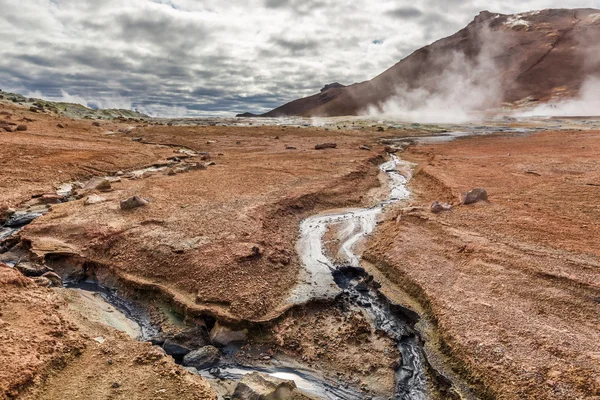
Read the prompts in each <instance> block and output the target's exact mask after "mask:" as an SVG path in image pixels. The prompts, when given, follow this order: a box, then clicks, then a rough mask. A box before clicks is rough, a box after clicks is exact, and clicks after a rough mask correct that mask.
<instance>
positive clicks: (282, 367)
mask: <svg viewBox="0 0 600 400" xmlns="http://www.w3.org/2000/svg"><path fill="white" fill-rule="evenodd" d="M389 156H390V160H389V161H387V162H385V163H383V164H381V165H380V167H379V169H380V170H381V171H382V173H383V175H385V177H386V181H387V184H386V186H387V191H386V193H387V196H386V198H385V199H384V200H382V201H380V202H379V203H378V204H376V205H374V206H373V207H370V208H359V209H345V210H341V211H332V212H325V213H321V214H318V215H314V216H311V217H309V218H306V219H305V220H304V221H302V222H301V224H300V236H299V239H298V241H297V246H296V249H297V252H298V254H299V257H300V260H301V262H302V264H303V267H304V268H303V269H302V270H301V272H300V278H299V284H298V285H297V286H296V288H295V289H294V290H293V291H292V293H291V295H290V297H289V299H288V303H289V304H292V305H304V304H307V303H309V302H311V301H320V300H335V301H340V302H343V304H346V305H349V306H350V307H352V308H354V309H360V310H362V312H363V313H364V314H365V315H367V316H368V317H369V319H370V321H371V325H372V327H373V328H374V329H375V330H377V331H381V332H384V333H385V334H386V335H387V336H388V337H389V338H391V339H392V340H393V341H394V343H395V344H396V346H397V348H398V351H399V352H400V354H401V356H402V357H401V362H400V363H399V366H398V368H397V370H396V372H395V385H394V386H395V390H394V393H393V398H395V399H399V400H425V399H428V398H430V397H431V396H430V394H431V391H432V388H433V390H435V391H436V392H439V391H440V390H441V391H442V392H444V393H449V392H452V386H453V385H452V382H450V381H449V380H448V379H445V378H443V376H442V375H440V374H433V375H435V378H432V374H430V373H429V372H431V367H430V365H429V364H428V362H427V359H426V357H425V354H424V351H423V343H422V340H421V337H420V335H419V333H418V332H417V330H416V329H415V323H416V322H417V321H418V320H419V316H418V315H417V314H416V313H414V312H413V311H411V310H408V309H406V308H404V307H402V306H399V305H396V304H393V303H392V302H391V301H389V300H388V299H387V298H386V297H385V296H384V295H383V294H382V293H381V292H380V291H379V285H378V284H377V282H374V280H373V277H372V276H370V275H369V274H367V273H366V272H365V270H364V269H363V268H361V265H360V264H361V257H360V254H358V253H359V251H358V250H357V247H358V245H359V244H360V243H362V242H363V241H364V239H365V238H366V237H367V236H368V235H370V234H371V233H372V232H373V231H374V229H375V227H376V225H377V219H378V217H379V216H380V215H381V214H382V213H383V212H384V210H385V208H386V207H387V206H389V205H391V204H394V203H397V202H400V201H402V200H406V199H408V198H409V197H410V192H409V190H408V189H407V183H408V181H409V179H410V178H411V172H410V171H411V169H412V165H411V164H410V163H408V162H406V161H403V160H401V159H400V158H398V157H397V156H395V155H394V154H390V155H389ZM150 168H152V169H144V170H140V171H133V172H132V173H130V174H129V176H130V179H136V178H139V177H141V176H143V174H144V173H145V172H148V171H150V172H159V171H162V170H163V169H165V168H164V167H163V166H157V167H150ZM399 170H402V171H403V172H402V173H401V172H399ZM138 172H139V174H138ZM138 175H139V176H138ZM72 190H73V187H72V185H70V184H68V185H63V186H61V187H60V188H58V190H57V193H58V194H59V195H63V196H65V197H68V196H69V195H70V194H71V192H72ZM40 215H42V214H41V213H40ZM40 215H37V214H36V215H34V213H26V212H24V213H23V216H24V217H25V219H24V220H23V223H22V224H21V223H18V224H17V223H14V224H13V226H5V227H4V228H3V229H2V230H0V241H1V239H5V238H7V237H8V236H10V235H12V234H14V233H16V232H17V231H18V230H19V229H20V228H21V227H22V226H24V225H26V224H27V223H28V222H31V220H33V219H34V218H37V217H39V216H40ZM29 217H31V218H29ZM334 226H335V227H336V228H337V229H338V239H339V249H338V250H339V251H338V255H339V256H341V258H342V259H343V261H342V263H341V265H340V263H336V262H334V261H333V260H331V259H330V258H329V257H328V255H327V252H326V249H325V246H324V236H325V234H326V233H327V232H328V230H329V229H331V228H332V227H334ZM65 286H66V287H68V288H72V289H77V290H79V291H83V294H82V295H83V296H85V300H86V301H87V303H86V304H90V305H91V306H93V304H96V305H97V306H98V308H99V309H100V311H99V314H102V310H101V309H102V308H103V307H105V305H104V304H109V305H111V306H113V307H114V309H115V310H117V311H119V312H120V313H121V314H122V317H123V318H120V316H119V319H118V321H117V322H116V323H115V324H114V325H115V327H116V328H117V329H119V326H118V325H119V324H121V325H122V323H123V320H129V321H131V322H132V324H134V325H132V327H133V328H132V332H134V334H135V335H137V336H138V337H137V339H139V340H149V339H151V338H152V337H153V336H154V335H156V334H157V331H156V330H155V327H153V326H152V324H151V322H150V319H149V318H147V316H145V315H144V314H143V312H141V311H139V310H141V308H138V307H136V306H135V304H134V303H131V302H129V301H127V300H125V299H123V298H121V297H119V296H118V294H117V293H115V292H114V291H111V290H108V289H106V288H104V287H102V286H99V285H97V284H96V283H93V282H83V283H68V284H66V285H65ZM89 293H95V294H96V296H99V297H100V298H94V297H90V294H89ZM102 302H104V303H102ZM115 310H110V311H109V312H111V313H113V312H114V311H115ZM125 322H127V321H125ZM108 324H109V325H110V323H108ZM111 326H112V325H111ZM132 336H133V335H132ZM365 351H368V349H365ZM197 372H198V373H199V374H201V375H202V376H205V377H207V378H210V379H213V380H233V381H237V380H239V379H241V377H243V375H245V374H248V373H250V372H263V373H266V374H268V375H271V376H274V377H277V378H283V379H291V380H294V381H295V382H296V385H297V386H298V387H299V388H300V389H301V390H303V391H305V392H307V393H310V394H312V395H314V396H317V397H318V398H324V399H330V400H335V399H342V400H358V399H363V398H365V396H364V394H363V393H362V392H361V391H360V390H359V389H357V388H352V387H349V386H348V385H346V384H344V383H343V382H339V381H332V380H330V379H328V378H325V377H324V376H323V375H322V374H321V373H319V372H318V371H313V370H310V369H305V368H303V367H302V365H301V364H297V363H295V364H294V365H291V364H286V363H285V362H281V361H277V360H275V359H274V360H273V366H271V367H248V366H240V365H236V364H235V363H229V364H227V363H221V364H220V365H218V367H217V368H210V369H207V370H203V371H197Z"/></svg>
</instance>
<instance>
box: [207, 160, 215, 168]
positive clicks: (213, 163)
mask: <svg viewBox="0 0 600 400" xmlns="http://www.w3.org/2000/svg"><path fill="white" fill-rule="evenodd" d="M213 165H217V163H216V162H214V161H211V162H209V163H208V164H206V166H207V167H212V166H213Z"/></svg>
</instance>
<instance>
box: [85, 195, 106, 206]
mask: <svg viewBox="0 0 600 400" xmlns="http://www.w3.org/2000/svg"><path fill="white" fill-rule="evenodd" d="M104 201H106V199H105V198H104V197H102V196H98V195H97V194H92V195H89V196H88V197H87V199H85V201H84V202H83V204H84V205H86V206H90V205H92V204H99V203H102V202H104Z"/></svg>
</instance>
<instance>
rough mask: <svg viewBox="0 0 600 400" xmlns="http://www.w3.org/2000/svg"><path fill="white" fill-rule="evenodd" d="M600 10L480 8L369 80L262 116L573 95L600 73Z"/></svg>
mask: <svg viewBox="0 0 600 400" xmlns="http://www.w3.org/2000/svg"><path fill="white" fill-rule="evenodd" d="M599 38H600V10H595V9H573V10H568V9H549V10H542V11H535V12H529V13H523V14H515V15H503V14H497V13H491V12H487V11H483V12H481V13H480V14H479V15H478V16H477V17H475V19H474V20H473V21H472V22H471V23H470V24H469V25H468V26H467V27H465V28H464V29H462V30H460V31H459V32H457V33H456V34H454V35H452V36H450V37H447V38H445V39H441V40H439V41H437V42H435V43H433V44H431V45H429V46H426V47H423V48H421V49H419V50H417V51H415V52H414V53H413V54H411V55H410V56H408V57H407V58H405V59H403V60H402V61H400V62H399V63H397V64H396V65H394V66H393V67H391V68H390V69H388V70H387V71H385V72H383V73H382V74H381V75H379V76H377V77H375V78H373V79H372V80H370V81H366V82H362V83H355V84H353V85H350V86H342V85H340V84H332V85H327V86H325V87H324V88H323V89H322V90H321V93H318V94H315V95H313V96H310V97H305V98H302V99H298V100H295V101H292V102H290V103H287V104H285V105H283V106H281V107H278V108H276V109H274V110H272V111H270V112H268V113H266V114H263V115H261V116H265V117H279V116H343V115H361V114H364V113H366V112H367V111H368V110H369V109H370V110H371V111H375V112H378V111H379V112H385V111H387V109H388V108H390V107H392V106H396V107H408V108H410V107H414V106H416V105H415V104H416V103H418V102H430V101H434V100H435V99H436V98H437V96H441V97H439V100H440V104H441V105H442V106H443V104H444V103H446V104H448V103H454V102H465V103H466V104H467V106H469V107H473V108H479V109H487V108H492V107H497V106H499V105H500V104H501V103H502V102H509V103H515V102H519V101H523V100H525V99H529V100H533V101H538V100H539V101H548V100H550V99H553V98H554V99H555V98H569V97H572V96H576V95H577V93H578V91H579V88H580V87H581V86H582V84H583V83H584V81H585V79H586V78H587V77H588V76H590V74H598V75H599V76H600V41H599Z"/></svg>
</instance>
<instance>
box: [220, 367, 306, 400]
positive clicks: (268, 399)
mask: <svg viewBox="0 0 600 400" xmlns="http://www.w3.org/2000/svg"><path fill="white" fill-rule="evenodd" d="M298 394H299V393H297V391H296V384H295V383H294V381H289V380H284V379H278V378H275V377H272V376H269V375H266V374H262V373H259V372H252V373H251V374H248V375H246V376H244V378H243V379H242V380H241V381H240V382H239V383H238V384H237V386H236V387H235V391H234V392H233V396H232V397H231V398H232V399H233V400H287V399H290V398H292V397H294V398H302V397H304V396H301V397H297V396H294V395H298Z"/></svg>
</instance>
